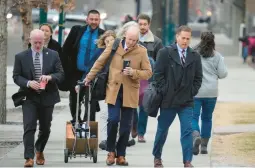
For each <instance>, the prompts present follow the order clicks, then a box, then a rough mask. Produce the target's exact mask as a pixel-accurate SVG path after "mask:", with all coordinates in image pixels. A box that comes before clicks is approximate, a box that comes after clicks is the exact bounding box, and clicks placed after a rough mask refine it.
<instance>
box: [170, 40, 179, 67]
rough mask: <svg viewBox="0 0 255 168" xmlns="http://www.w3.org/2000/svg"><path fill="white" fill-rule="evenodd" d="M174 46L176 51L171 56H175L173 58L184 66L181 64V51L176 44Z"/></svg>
mask: <svg viewBox="0 0 255 168" xmlns="http://www.w3.org/2000/svg"><path fill="white" fill-rule="evenodd" d="M172 47H173V48H174V53H170V56H171V57H172V58H173V60H174V61H175V62H176V63H177V64H179V65H181V66H182V64H181V59H180V55H179V52H178V49H177V46H176V44H175V45H173V46H172Z"/></svg>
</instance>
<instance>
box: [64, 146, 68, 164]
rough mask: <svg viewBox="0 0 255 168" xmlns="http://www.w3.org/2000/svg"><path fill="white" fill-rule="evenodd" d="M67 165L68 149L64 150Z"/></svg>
mask: <svg viewBox="0 0 255 168" xmlns="http://www.w3.org/2000/svg"><path fill="white" fill-rule="evenodd" d="M64 155H65V163H68V149H64Z"/></svg>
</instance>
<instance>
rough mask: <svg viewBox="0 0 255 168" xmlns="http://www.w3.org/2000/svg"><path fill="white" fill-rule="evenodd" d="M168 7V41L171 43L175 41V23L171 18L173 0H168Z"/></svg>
mask: <svg viewBox="0 0 255 168" xmlns="http://www.w3.org/2000/svg"><path fill="white" fill-rule="evenodd" d="M168 7H169V25H168V43H169V44H172V43H173V42H174V41H175V24H174V20H173V14H174V12H173V9H174V0H169V4H168Z"/></svg>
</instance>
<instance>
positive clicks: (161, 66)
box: [154, 44, 203, 108]
mask: <svg viewBox="0 0 255 168" xmlns="http://www.w3.org/2000/svg"><path fill="white" fill-rule="evenodd" d="M202 77H203V74H202V64H201V58H200V55H199V54H198V53H197V52H195V51H194V50H193V49H192V48H188V49H187V56H186V61H185V65H184V67H183V66H182V64H181V61H180V56H179V53H178V49H177V46H176V44H174V45H171V46H169V47H164V48H162V49H161V50H159V52H158V55H157V61H156V63H155V67H154V80H155V82H156V83H158V84H157V85H159V86H163V87H162V93H163V100H162V103H161V108H171V107H188V106H193V97H194V96H195V95H196V94H197V93H198V90H199V88H200V87H201V84H202Z"/></svg>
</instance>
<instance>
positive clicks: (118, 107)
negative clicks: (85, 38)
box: [85, 25, 152, 166]
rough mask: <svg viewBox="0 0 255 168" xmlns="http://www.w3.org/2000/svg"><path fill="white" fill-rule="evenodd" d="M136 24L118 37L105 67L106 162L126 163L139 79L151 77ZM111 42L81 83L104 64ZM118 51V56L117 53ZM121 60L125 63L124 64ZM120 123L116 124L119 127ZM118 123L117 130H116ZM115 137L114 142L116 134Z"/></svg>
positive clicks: (136, 104) (109, 163)
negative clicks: (106, 111) (107, 65)
mask: <svg viewBox="0 0 255 168" xmlns="http://www.w3.org/2000/svg"><path fill="white" fill-rule="evenodd" d="M138 39H139V27H138V25H136V26H130V27H129V28H128V29H127V31H126V32H125V38H123V40H121V42H120V45H119V46H118V48H117V51H116V54H115V55H114V56H113V58H112V62H111V64H110V68H109V79H108V83H107V89H106V98H105V102H106V103H107V104H108V123H107V132H108V136H107V151H108V152H109V153H108V156H107V159H106V164H107V165H113V164H115V158H116V157H117V159H116V164H117V165H121V166H127V165H128V162H127V161H126V146H127V143H128V137H129V135H130V130H131V121H132V117H133V112H134V109H136V108H137V107H138V101H139V100H138V99H139V97H138V94H139V85H140V84H139V83H140V80H142V79H144V80H147V79H149V78H150V77H151V75H152V71H151V66H150V63H149V59H148V57H147V51H146V49H145V48H144V47H143V46H141V45H139V44H138ZM111 51H112V45H109V46H108V47H107V48H106V49H105V51H104V52H103V53H102V54H101V55H100V57H99V58H98V59H97V61H96V62H95V64H94V66H93V67H92V69H91V71H90V72H89V73H88V75H87V76H86V78H85V85H86V86H87V85H89V83H90V82H91V81H92V80H93V79H94V78H95V76H96V74H97V73H98V72H99V71H100V70H101V69H102V68H103V67H104V65H105V64H106V62H107V60H108V58H109V56H110V53H111ZM119 54H121V55H119ZM124 60H126V61H129V66H127V67H124V63H125V62H124ZM119 125H120V126H119ZM118 126H119V129H118ZM118 132H119V138H118V141H117V145H116V138H117V133H118Z"/></svg>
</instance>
